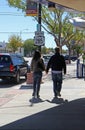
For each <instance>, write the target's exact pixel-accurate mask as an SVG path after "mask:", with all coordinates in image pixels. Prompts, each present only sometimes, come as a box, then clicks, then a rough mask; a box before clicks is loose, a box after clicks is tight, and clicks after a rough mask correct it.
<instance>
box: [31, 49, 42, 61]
mask: <svg viewBox="0 0 85 130" xmlns="http://www.w3.org/2000/svg"><path fill="white" fill-rule="evenodd" d="M40 57H41V53H40V52H39V51H37V50H36V51H35V52H34V55H33V59H34V60H38V59H39V58H40Z"/></svg>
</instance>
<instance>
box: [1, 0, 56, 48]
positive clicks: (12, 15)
mask: <svg viewBox="0 0 85 130" xmlns="http://www.w3.org/2000/svg"><path fill="white" fill-rule="evenodd" d="M36 30H37V22H36V21H34V20H33V18H32V17H30V16H25V14H24V13H22V11H20V10H18V9H16V8H13V7H9V6H8V3H7V2H6V0H0V42H3V41H5V42H7V41H8V38H9V37H10V36H11V35H13V34H18V35H21V37H22V40H26V39H29V38H34V35H35V31H36ZM24 32H27V33H24ZM44 35H45V46H46V47H55V42H54V40H53V37H52V36H51V35H49V34H47V33H45V34H44Z"/></svg>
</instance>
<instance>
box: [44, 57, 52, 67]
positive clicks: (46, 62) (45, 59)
mask: <svg viewBox="0 0 85 130" xmlns="http://www.w3.org/2000/svg"><path fill="white" fill-rule="evenodd" d="M51 56H52V55H43V61H44V64H45V66H47V64H48V61H49V59H50V58H51Z"/></svg>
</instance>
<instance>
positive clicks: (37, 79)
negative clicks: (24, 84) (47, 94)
mask: <svg viewBox="0 0 85 130" xmlns="http://www.w3.org/2000/svg"><path fill="white" fill-rule="evenodd" d="M41 79H42V72H41V71H39V72H34V73H33V95H35V94H37V95H39V91H40V84H41Z"/></svg>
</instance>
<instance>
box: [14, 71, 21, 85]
mask: <svg viewBox="0 0 85 130" xmlns="http://www.w3.org/2000/svg"><path fill="white" fill-rule="evenodd" d="M15 82H16V83H17V84H18V83H19V82H20V74H19V72H17V74H16V77H15Z"/></svg>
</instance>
